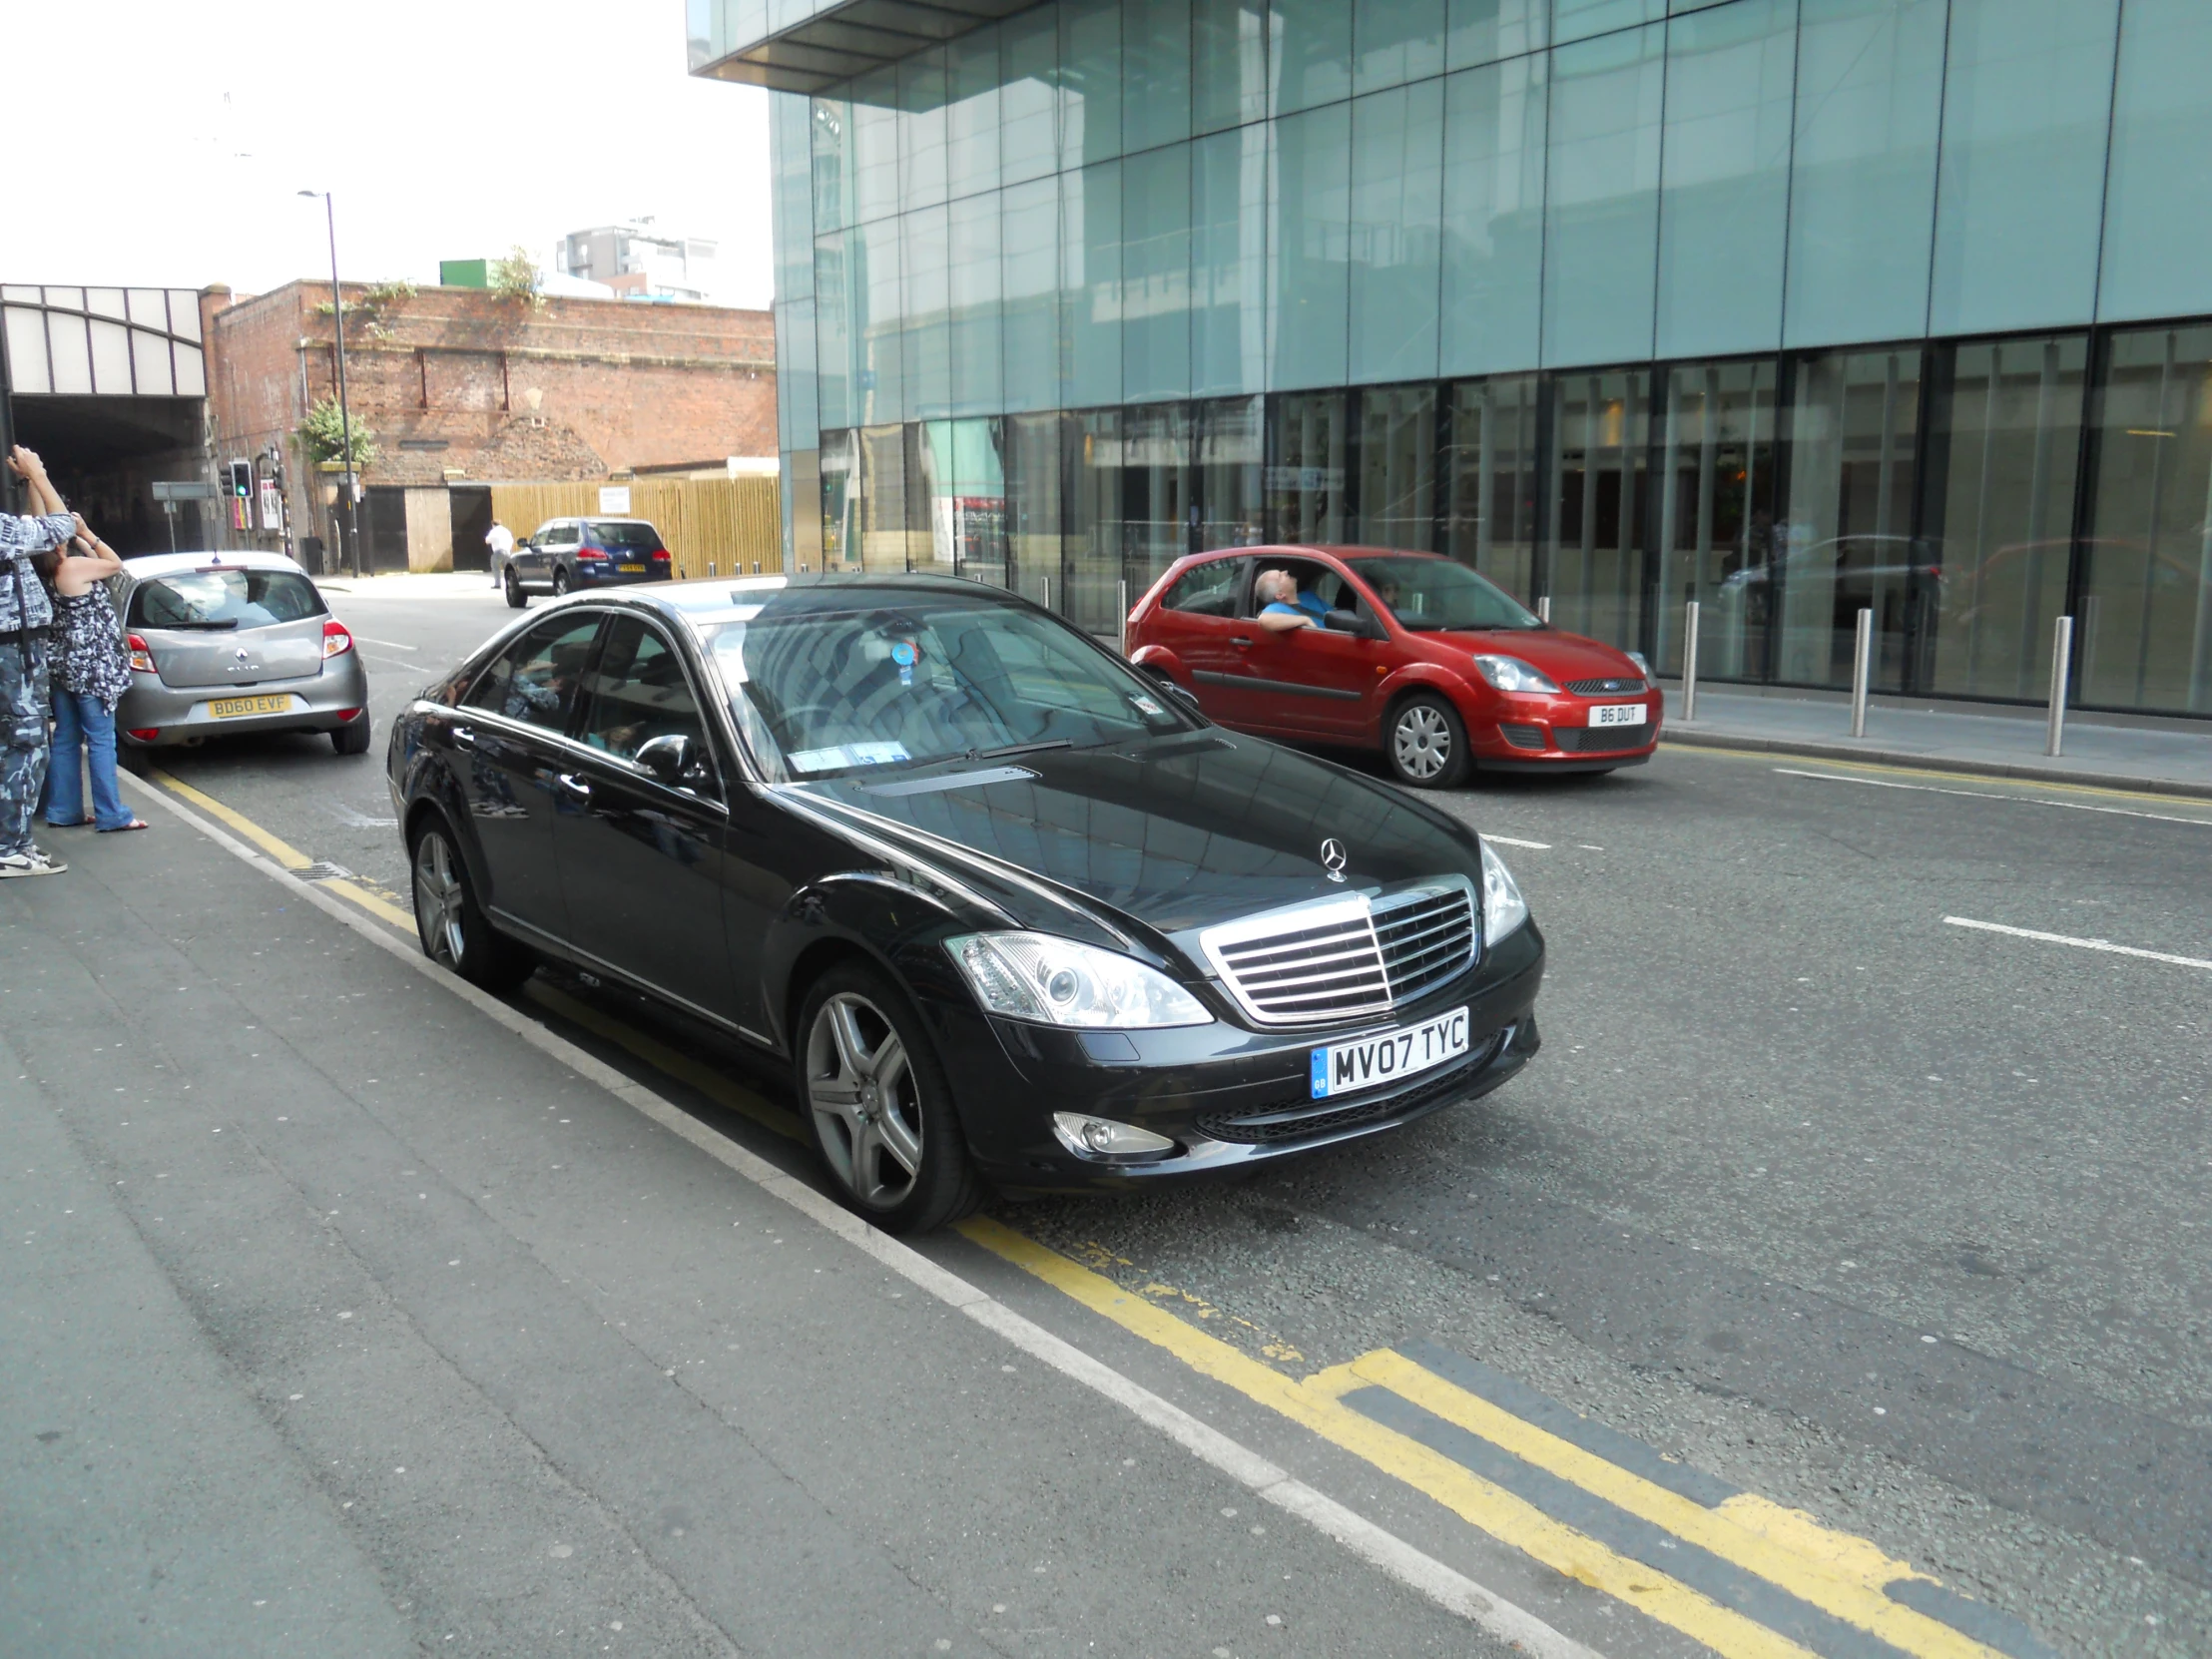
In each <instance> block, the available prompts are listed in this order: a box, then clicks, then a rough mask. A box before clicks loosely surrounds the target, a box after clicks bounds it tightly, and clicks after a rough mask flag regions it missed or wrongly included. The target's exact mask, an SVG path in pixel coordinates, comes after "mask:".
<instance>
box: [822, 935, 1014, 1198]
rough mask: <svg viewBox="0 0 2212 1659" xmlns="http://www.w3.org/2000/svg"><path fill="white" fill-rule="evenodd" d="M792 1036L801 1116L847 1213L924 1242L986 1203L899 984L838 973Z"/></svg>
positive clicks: (864, 972)
mask: <svg viewBox="0 0 2212 1659" xmlns="http://www.w3.org/2000/svg"><path fill="white" fill-rule="evenodd" d="M794 1031H795V1035H796V1038H797V1040H796V1041H795V1042H794V1044H793V1049H794V1051H795V1055H796V1059H795V1062H794V1064H793V1067H792V1082H793V1087H794V1092H795V1094H796V1096H797V1099H798V1102H799V1110H800V1115H801V1116H802V1117H803V1118H804V1119H805V1120H806V1126H807V1138H808V1139H809V1140H811V1141H812V1142H813V1143H814V1146H815V1150H816V1151H817V1152H818V1153H819V1154H820V1155H821V1157H822V1161H823V1163H824V1164H825V1165H827V1166H828V1167H829V1170H830V1178H831V1180H832V1181H834V1182H835V1184H836V1189H837V1197H838V1198H839V1199H840V1200H842V1201H843V1203H844V1205H845V1207H846V1208H848V1209H850V1210H853V1211H855V1212H857V1213H858V1214H859V1215H861V1216H864V1217H866V1218H867V1220H869V1221H870V1222H872V1223H874V1224H875V1225H876V1226H877V1227H880V1228H882V1229H883V1231H884V1232H886V1233H926V1232H929V1231H930V1230H931V1229H933V1228H938V1227H942V1226H943V1225H944V1224H945V1223H947V1222H950V1221H957V1220H958V1219H959V1218H960V1217H962V1216H964V1215H966V1214H967V1213H968V1212H969V1211H971V1210H973V1209H974V1208H975V1207H976V1205H977V1204H979V1203H981V1202H982V1196H983V1189H982V1183H981V1181H980V1180H979V1179H978V1178H977V1176H976V1174H975V1170H974V1166H973V1165H971V1164H970V1163H969V1162H968V1156H967V1137H966V1136H965V1135H964V1134H963V1133H962V1132H961V1129H960V1120H959V1117H958V1115H957V1114H956V1113H955V1112H954V1111H953V1109H952V1086H951V1084H950V1083H948V1082H947V1081H946V1080H945V1075H944V1068H943V1067H942V1066H940V1065H938V1064H937V1057H936V1054H935V1052H934V1050H932V1049H931V1048H930V1046H929V1041H928V1037H927V1034H926V1033H925V1032H924V1031H923V1029H922V1024H921V1019H920V1016H919V1015H917V1014H916V1013H915V1012H914V1009H913V1004H912V1003H910V1002H909V1001H907V999H906V997H905V995H904V993H902V992H901V991H900V990H899V989H898V987H897V986H896V985H894V984H892V983H891V982H890V980H889V979H888V978H886V977H885V976H884V975H883V974H882V973H881V972H879V971H878V970H877V969H875V968H873V967H870V966H867V965H865V964H863V963H859V962H846V963H842V964H840V965H838V966H836V967H833V968H831V969H830V971H829V972H828V973H826V974H824V975H823V976H822V977H821V978H820V979H818V980H816V981H815V983H814V984H813V985H812V986H811V987H810V988H809V989H808V992H807V996H806V999H805V1001H804V1002H803V1003H802V1004H801V1005H800V1011H799V1023H798V1024H797V1026H796V1027H795V1028H794ZM886 1088H887V1093H883V1092H878V1091H882V1090H885V1089H886Z"/></svg>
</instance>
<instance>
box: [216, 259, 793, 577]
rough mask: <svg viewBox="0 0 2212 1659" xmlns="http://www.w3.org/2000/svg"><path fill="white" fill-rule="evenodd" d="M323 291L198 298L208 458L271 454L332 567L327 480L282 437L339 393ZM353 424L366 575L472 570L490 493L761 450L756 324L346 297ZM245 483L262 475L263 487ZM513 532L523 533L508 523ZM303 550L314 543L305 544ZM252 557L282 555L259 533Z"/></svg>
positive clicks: (764, 417)
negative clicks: (363, 434) (373, 448)
mask: <svg viewBox="0 0 2212 1659" xmlns="http://www.w3.org/2000/svg"><path fill="white" fill-rule="evenodd" d="M329 294H330V289H329V284H328V283H326V282H320V281H299V282H287V283H286V284H285V285H284V286H282V287H280V288H277V289H275V290H274V291H272V292H269V293H264V294H259V295H255V296H252V297H234V296H233V295H232V294H231V292H230V290H229V289H227V288H223V287H216V288H211V289H209V290H208V300H207V306H206V311H207V321H206V332H207V349H208V363H209V369H208V425H209V428H210V432H211V443H212V453H213V455H214V456H215V457H216V459H217V460H218V461H219V462H223V463H225V464H227V463H228V461H229V460H230V459H231V458H233V457H257V458H258V457H262V456H265V455H267V454H269V453H270V452H271V451H272V450H274V451H275V452H277V454H280V455H281V456H282V458H283V465H282V470H283V482H284V496H285V503H284V505H285V512H286V515H287V516H286V522H287V523H288V524H289V526H290V529H291V533H292V535H293V537H294V539H295V541H296V542H297V543H298V544H299V546H300V549H301V551H302V553H304V554H305V555H306V556H307V557H308V558H309V560H310V561H312V560H315V559H320V560H321V561H322V563H323V567H324V568H335V566H336V563H337V558H338V554H337V544H336V536H335V533H334V524H333V520H334V516H335V511H336V509H335V505H334V503H333V501H332V500H328V499H325V497H326V496H331V495H334V491H335V483H334V481H333V480H330V479H326V478H324V477H322V476H320V475H318V474H316V473H314V472H313V471H312V470H311V469H310V468H309V467H308V466H307V465H306V464H305V457H304V455H303V454H302V453H301V451H300V449H299V447H298V445H297V444H296V442H295V441H294V437H293V434H294V433H295V432H296V431H297V430H298V428H299V425H300V423H301V421H302V420H303V419H304V418H305V414H306V411H307V409H309V408H310V407H311V406H313V405H314V404H315V403H317V402H319V401H321V400H322V399H324V398H327V397H332V396H334V395H335V394H336V384H337V363H336V350H335V342H334V336H333V333H332V328H331V316H330V308H329V306H330V299H329ZM345 302H346V333H345V364H346V389H347V393H348V399H347V401H348V404H349V406H350V409H351V412H352V418H353V420H354V421H355V422H356V423H357V424H358V425H360V426H363V427H365V428H366V429H367V430H368V431H369V432H371V433H373V434H374V438H375V442H376V445H377V449H378V454H377V458H376V460H375V461H374V463H373V464H372V465H370V466H369V467H368V468H367V469H366V470H365V472H364V473H363V483H364V486H365V499H364V500H363V502H362V504H361V517H360V529H361V553H362V563H363V566H364V568H372V569H417V570H423V569H432V570H434V569H445V568H450V567H452V566H455V565H458V566H459V567H461V568H470V567H475V568H482V567H483V564H484V546H483V532H484V530H485V529H488V528H489V526H490V513H491V496H490V491H489V486H490V485H491V484H493V483H495V482H498V483H507V482H529V483H552V482H562V481H582V480H597V479H605V478H610V477H624V476H627V475H630V474H632V473H635V472H637V471H639V470H641V469H646V470H650V469H657V468H677V467H687V468H688V467H697V466H700V465H701V464H702V458H703V457H704V458H708V459H711V460H712V461H713V463H714V464H715V465H716V466H722V465H724V464H725V463H724V461H723V460H722V457H727V456H762V455H769V454H773V453H774V452H775V442H776V359H775V342H774V334H773V324H772V321H771V318H770V316H769V313H767V312H765V311H746V310H731V309H725V308H722V307H716V306H685V307H682V308H676V307H667V306H651V307H648V306H643V305H632V304H626V303H623V302H621V301H619V300H612V299H570V298H546V299H544V300H543V302H542V303H541V304H538V305H535V306H533V305H531V304H529V303H528V302H527V301H518V300H514V299H509V298H505V297H502V296H500V295H498V294H495V293H491V292H487V291H484V290H483V289H480V288H473V287H436V288H422V289H419V290H412V289H408V288H405V287H404V286H370V285H366V284H361V283H352V282H349V283H347V284H345ZM257 476H260V474H258V475H257ZM509 528H510V529H512V530H514V531H515V533H516V534H517V535H527V534H528V533H529V531H530V530H531V529H532V528H533V526H530V525H510V526H509ZM310 538H311V540H312V545H309V539H310ZM258 544H259V545H270V546H276V545H281V541H280V539H279V538H278V533H277V532H276V531H275V530H274V529H269V530H266V531H264V532H263V533H262V535H261V537H260V540H259V543H258Z"/></svg>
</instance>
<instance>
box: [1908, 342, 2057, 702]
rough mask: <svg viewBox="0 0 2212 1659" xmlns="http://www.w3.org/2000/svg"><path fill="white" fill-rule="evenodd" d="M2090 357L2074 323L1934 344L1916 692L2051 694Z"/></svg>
mask: <svg viewBox="0 0 2212 1659" xmlns="http://www.w3.org/2000/svg"><path fill="white" fill-rule="evenodd" d="M2088 355H2089V352H2088V341H2087V340H2086V339H2085V338H2083V337H2082V336H2081V335H2079V334H2074V335H2069V336H2065V337H2062V338H2058V339H2012V340H1997V341H1992V342H1991V343H1989V344H1986V345H1958V346H1950V347H1943V348H1939V349H1938V350H1937V352H1936V363H1935V375H1934V383H1935V389H1936V396H1935V398H1934V400H1933V402H1932V404H1931V414H1930V426H1931V430H1930V432H1929V435H1928V438H1929V442H1928V450H1929V470H1930V478H1931V482H1932V483H1935V484H1936V487H1935V488H1933V489H1932V490H1931V491H1930V494H1931V497H1932V499H1931V500H1930V502H1929V507H1928V515H1927V518H1926V520H1925V522H1924V525H1923V529H1924V532H1925V535H1924V541H1925V546H1926V551H1925V552H1924V554H1923V558H1922V562H1923V564H1924V566H1925V567H1926V568H1924V569H1923V570H1922V571H1921V573H1920V585H1921V596H1922V610H1921V612H1920V618H1919V620H1920V621H1921V623H1922V626H1923V633H1922V637H1921V638H1920V640H1919V641H1918V646H1919V656H1920V661H1921V663H1922V664H1924V665H1926V666H1925V667H1924V669H1923V672H1922V673H1920V674H1919V675H1917V676H1916V683H1915V689H1916V690H1926V691H1933V692H1937V693H1946V694H1949V695H1952V696H1966V697H2023V698H2047V697H2048V696H2049V695H2050V647H2051V619H2052V618H2053V617H2055V616H2057V615H2058V614H2059V612H2060V611H2062V610H2064V609H2065V605H2066V567H2067V560H2068V557H2069V554H2070V552H2071V548H2072V534H2071V531H2072V525H2071V523H2070V522H2069V515H2070V514H2071V512H2072V509H2073V496H2074V466H2075V458H2076V456H2077V455H2078V454H2079V452H2080V448H2081V392H2082V370H2083V368H2084V366H2085V365H2086V363H2087V361H2088ZM1937 480H1939V483H1938V482H1936V481H1937Z"/></svg>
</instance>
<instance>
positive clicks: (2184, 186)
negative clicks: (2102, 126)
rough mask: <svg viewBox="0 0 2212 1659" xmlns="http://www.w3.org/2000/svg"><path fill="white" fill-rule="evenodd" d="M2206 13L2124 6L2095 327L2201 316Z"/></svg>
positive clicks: (2211, 13)
mask: <svg viewBox="0 0 2212 1659" xmlns="http://www.w3.org/2000/svg"><path fill="white" fill-rule="evenodd" d="M2208 63H2212V6H2206V5H2204V4H2203V0H2127V6H2126V9H2125V10H2123V11H2122V12H2121V14H2120V65H2119V80H2118V84H2117V90H2116V93H2115V98H2114V104H2113V109H2112V162H2111V170H2110V173H2109V175H2108V178H2107V181H2106V184H2105V198H2104V270H2103V275H2102V277H2100V278H2099V286H2098V289H2097V315H2098V317H2099V318H2100V319H2103V318H2110V317H2131V316H2171V315H2174V314H2175V313H2177V312H2183V311H2196V310H2202V309H2203V308H2204V273H2205V272H2206V271H2207V270H2212V168H2207V167H2206V166H2205V165H2204V158H2205V157H2206V156H2207V155H2212V99H2208V98H2206V97H2205V94H2204V85H2205V65H2206V64H2208Z"/></svg>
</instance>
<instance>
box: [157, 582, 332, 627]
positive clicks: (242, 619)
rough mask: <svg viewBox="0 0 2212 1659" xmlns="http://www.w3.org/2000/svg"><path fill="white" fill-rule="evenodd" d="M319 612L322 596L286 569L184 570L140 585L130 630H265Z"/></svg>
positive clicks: (312, 585) (311, 584)
mask: <svg viewBox="0 0 2212 1659" xmlns="http://www.w3.org/2000/svg"><path fill="white" fill-rule="evenodd" d="M321 614H322V596H321V595H320V594H319V593H317V592H315V589H314V584H313V583H312V582H310V581H308V580H307V579H306V578H305V577H304V576H301V575H299V574H298V573H297V572H295V571H289V570H187V571H179V572H178V573H177V574H176V575H174V576H157V577H155V578H154V579H153V580H151V581H148V582H141V583H140V584H139V585H138V587H137V588H136V589H134V590H133V591H132V594H131V616H130V625H131V626H132V627H134V628H268V627H271V626H273V625H274V624H276V623H279V622H299V621H303V620H304V619H306V618H307V617H313V616H320V615H321Z"/></svg>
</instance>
